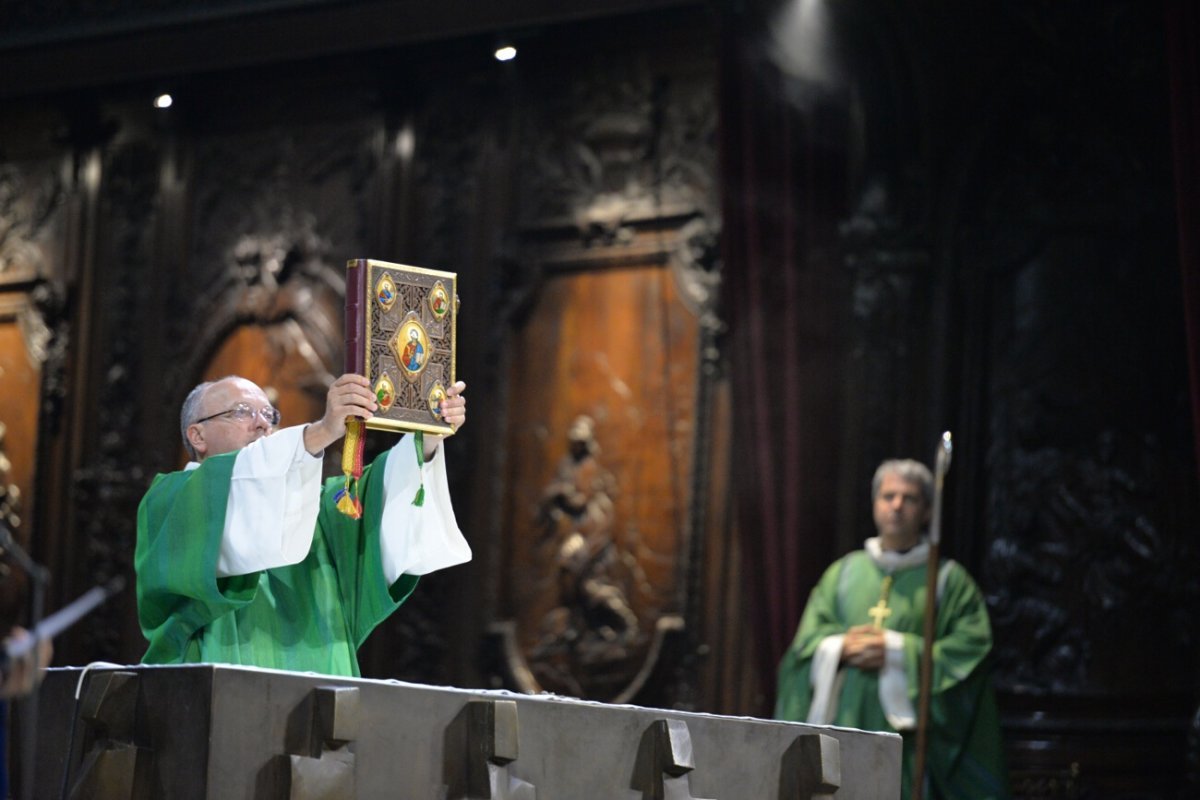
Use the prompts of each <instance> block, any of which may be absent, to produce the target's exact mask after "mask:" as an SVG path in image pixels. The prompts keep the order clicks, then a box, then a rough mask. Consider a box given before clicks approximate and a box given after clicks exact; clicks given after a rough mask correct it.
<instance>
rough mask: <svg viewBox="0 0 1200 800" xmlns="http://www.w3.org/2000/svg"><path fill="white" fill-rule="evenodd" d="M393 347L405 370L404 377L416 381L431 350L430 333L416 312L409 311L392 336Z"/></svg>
mask: <svg viewBox="0 0 1200 800" xmlns="http://www.w3.org/2000/svg"><path fill="white" fill-rule="evenodd" d="M391 347H392V352H393V354H394V355H395V356H396V361H397V363H399V364H400V367H401V369H403V370H404V373H403V374H404V379H405V380H406V381H415V380H416V379H417V377H418V376H419V375H420V374H421V371H422V370H423V369H425V357H426V353H428V352H429V334H428V333H426V331H425V327H424V326H423V325H421V321H420V320H419V319H417V317H416V314H414V313H413V312H411V311H410V312H409V314H408V317H407V318H406V319H405V320H404V322H403V324H401V325H400V327H399V328H398V329H397V330H396V334H395V335H394V336H393V337H392V339H391Z"/></svg>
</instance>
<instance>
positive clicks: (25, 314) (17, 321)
mask: <svg viewBox="0 0 1200 800" xmlns="http://www.w3.org/2000/svg"><path fill="white" fill-rule="evenodd" d="M39 322H40V320H39V319H38V316H37V313H36V311H35V310H34V309H33V307H32V304H31V303H30V302H29V298H28V297H27V296H25V295H24V294H23V293H10V294H0V384H2V385H3V386H4V391H2V392H0V525H3V526H4V527H6V528H7V529H8V531H9V532H10V533H11V534H12V535H13V537H14V538H15V539H16V541H17V543H18V544H19V545H21V546H22V547H23V548H24V549H25V550H26V551H28V550H29V549H30V532H31V531H32V529H33V528H32V525H31V524H30V523H32V520H33V512H34V504H33V479H34V472H35V470H34V467H35V463H34V462H35V457H36V454H37V435H38V425H37V419H38V408H39V402H38V400H39V387H40V383H41V363H40V361H39V360H38V358H37V357H36V345H35V343H34V342H33V341H30V337H29V329H30V328H33V327H36V326H37V325H38V324H39ZM0 559H2V560H0V592H2V594H0V624H10V625H11V624H12V623H13V622H16V621H17V619H18V616H19V615H18V609H19V607H20V606H21V605H22V602H21V601H22V589H23V588H24V581H23V580H9V579H8V577H9V576H10V575H13V574H15V573H16V571H17V570H18V568H17V567H15V566H14V565H13V562H12V561H11V559H10V558H9V557H8V555H7V554H2V555H0Z"/></svg>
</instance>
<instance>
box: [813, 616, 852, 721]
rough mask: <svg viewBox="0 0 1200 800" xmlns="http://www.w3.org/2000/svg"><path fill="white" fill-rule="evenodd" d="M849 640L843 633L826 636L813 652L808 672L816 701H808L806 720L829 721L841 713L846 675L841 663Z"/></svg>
mask: <svg viewBox="0 0 1200 800" xmlns="http://www.w3.org/2000/svg"><path fill="white" fill-rule="evenodd" d="M845 641H846V635H845V634H843V633H839V634H836V635H834V636H826V637H825V638H824V639H822V640H821V643H820V644H819V645H817V652H815V653H813V658H812V666H811V667H810V669H809V672H808V677H809V682H810V683H811V684H812V702H811V703H809V705H808V719H806V720H805V722H808V723H811V724H813V725H828V724H829V723H830V722H832V721H833V717H834V715H836V714H837V707H838V696H839V695H840V694H841V691H842V681H841V678H842V677H843V675H842V671H841V670H840V669H838V664H840V663H841V661H842V644H843V643H844V642H845Z"/></svg>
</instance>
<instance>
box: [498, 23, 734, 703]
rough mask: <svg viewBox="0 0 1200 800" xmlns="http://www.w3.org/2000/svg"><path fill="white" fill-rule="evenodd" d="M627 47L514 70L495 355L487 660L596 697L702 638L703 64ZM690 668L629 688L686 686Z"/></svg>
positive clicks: (708, 92)
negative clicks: (495, 554) (493, 539)
mask: <svg viewBox="0 0 1200 800" xmlns="http://www.w3.org/2000/svg"><path fill="white" fill-rule="evenodd" d="M692 33H695V31H693V32H692ZM700 41H703V38H702V36H699V35H697V36H696V37H695V38H693V39H691V42H692V43H693V44H696V43H697V42H700ZM623 44H624V45H625V49H624V50H623V51H622V55H621V57H617V58H612V57H610V56H609V50H608V47H610V46H611V42H605V41H603V40H601V42H600V43H598V44H597V46H596V49H595V51H589V50H586V49H585V50H579V49H578V48H576V49H573V50H571V52H570V53H569V54H568V53H567V52H565V50H564V49H563V48H561V46H559V47H549V48H546V50H544V51H540V52H535V54H534V55H533V57H532V59H531V61H530V65H529V66H528V67H526V69H527V70H528V71H526V72H525V73H523V74H524V75H525V76H526V78H525V80H526V83H525V84H524V85H522V87H521V95H520V96H521V97H522V98H523V100H524V103H523V105H522V108H521V119H520V129H521V130H522V131H523V132H524V133H525V135H524V137H523V138H522V140H521V149H520V164H521V165H522V168H521V169H520V172H519V184H518V194H519V214H520V219H521V220H522V230H521V235H520V237H519V239H518V241H517V243H516V246H515V249H514V253H513V257H512V259H511V261H509V262H508V263H507V264H506V267H507V268H506V271H505V273H504V276H503V281H504V283H503V288H504V289H505V294H504V296H503V297H502V300H501V302H502V303H503V304H504V309H503V317H502V318H501V321H503V322H505V323H507V329H506V330H505V331H504V335H503V338H502V339H499V340H498V343H499V344H500V345H501V349H500V350H498V351H497V356H496V358H497V360H498V362H499V363H500V364H501V365H502V366H503V369H504V372H503V373H502V374H501V376H500V379H501V381H502V385H503V395H502V400H503V404H502V407H503V409H504V427H503V429H502V432H503V440H504V450H503V451H502V453H501V458H500V463H499V467H500V472H501V482H500V484H499V489H500V490H499V492H498V496H499V497H500V498H502V502H503V506H502V515H501V517H500V519H499V530H498V531H497V535H498V536H499V537H500V541H501V543H502V544H501V547H500V551H499V552H500V555H501V558H500V560H499V561H498V562H497V564H496V566H495V569H496V570H497V571H498V574H499V575H500V576H503V581H502V583H501V586H500V589H499V592H498V598H497V601H498V607H497V609H496V612H497V615H498V618H497V621H496V624H495V625H494V626H493V632H494V633H495V634H496V635H497V636H498V637H499V639H500V640H501V642H500V646H501V647H502V649H503V655H504V658H503V659H502V666H501V667H500V669H501V671H502V672H503V673H504V674H505V678H506V680H507V681H508V682H509V683H510V684H511V685H515V686H517V687H519V688H521V689H524V690H526V691H534V690H537V689H548V690H551V691H555V692H559V693H564V694H571V695H575V696H581V697H590V698H597V699H604V700H614V699H615V700H628V699H630V698H632V697H635V696H639V692H641V691H643V690H644V689H646V683H647V681H648V680H653V679H652V678H651V676H652V675H654V674H655V671H656V670H660V669H662V670H666V671H667V672H669V671H670V667H673V666H676V665H677V664H678V659H679V656H680V655H682V654H683V653H684V651H689V652H690V650H691V648H694V647H695V646H696V645H695V644H694V642H695V640H696V639H697V637H698V635H699V634H698V633H696V632H695V631H694V630H692V629H690V628H689V625H690V626H692V627H693V628H694V627H697V626H698V620H697V617H698V615H699V613H700V611H699V609H700V605H699V604H698V603H696V604H691V599H692V598H691V597H690V595H689V592H697V591H699V585H700V583H701V579H700V570H701V569H702V565H701V563H700V559H701V558H702V554H703V547H702V542H701V541H700V538H701V537H703V536H705V535H707V529H706V523H705V519H706V517H705V514H706V512H707V511H708V509H709V506H708V505H707V504H706V503H705V502H704V498H703V492H705V491H707V490H708V488H709V484H708V480H709V477H710V473H709V471H708V466H709V465H708V459H709V458H710V457H711V447H710V445H711V440H710V439H709V438H708V434H709V427H708V424H707V423H708V421H709V409H710V406H711V394H710V392H709V389H710V388H711V382H712V380H713V376H712V374H711V370H710V369H702V366H703V365H704V364H705V363H709V362H710V361H711V359H712V358H714V356H713V355H712V353H713V352H715V348H714V346H713V341H714V339H713V336H714V332H715V331H716V330H717V328H718V327H719V323H717V322H716V319H715V315H714V307H715V290H716V286H717V280H718V273H717V271H716V268H717V264H716V261H715V255H714V254H715V252H716V234H715V228H716V225H715V223H714V222H713V214H712V209H713V208H715V207H716V205H717V202H718V201H717V198H716V195H715V192H714V191H713V175H714V171H715V142H714V140H713V138H712V133H713V130H714V126H715V107H714V96H715V94H714V83H713V80H714V76H713V74H712V72H711V64H712V62H711V61H708V60H706V54H705V53H704V48H703V45H699V46H698V49H697V50H696V51H695V52H694V53H693V56H692V57H691V58H688V59H683V60H681V61H679V62H677V63H675V64H673V65H671V66H667V65H665V64H664V63H663V62H661V61H659V60H658V59H656V58H655V56H654V55H653V52H654V45H653V44H652V43H651V42H650V41H649V40H648V39H646V38H644V37H641V36H638V37H635V38H634V39H633V40H632V41H630V40H626V41H624V43H623ZM709 55H711V54H709ZM534 76H536V77H534ZM698 425H704V429H703V430H698ZM698 486H699V487H700V488H698ZM688 637H691V641H692V642H693V644H692V645H690V646H688V647H685V646H684V641H685V640H687V639H688ZM667 662H671V663H670V664H668V663H667ZM696 668H697V664H696V662H695V661H694V660H690V661H688V662H687V670H688V674H687V675H674V676H672V677H671V679H670V680H669V681H667V683H671V684H672V686H671V688H669V689H667V688H666V687H664V686H658V687H657V688H656V689H654V690H652V691H651V692H650V694H649V695H647V694H642V695H640V697H641V699H642V700H643V701H648V702H659V703H663V702H668V701H672V700H674V701H678V702H684V703H687V702H693V701H694V699H695V686H694V683H695V669H696ZM684 684H687V686H686V687H685V686H684ZM664 691H665V693H664ZM651 695H652V696H653V699H652V700H651V699H649V698H650V696H651Z"/></svg>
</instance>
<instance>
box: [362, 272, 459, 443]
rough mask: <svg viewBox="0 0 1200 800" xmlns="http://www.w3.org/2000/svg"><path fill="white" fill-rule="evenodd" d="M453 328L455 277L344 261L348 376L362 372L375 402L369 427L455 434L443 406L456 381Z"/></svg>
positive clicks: (456, 304) (456, 289)
mask: <svg viewBox="0 0 1200 800" xmlns="http://www.w3.org/2000/svg"><path fill="white" fill-rule="evenodd" d="M457 324H458V281H457V275H456V273H453V272H440V271H438V270H433V269H425V268H423V267H411V266H408V265H405V264H392V263H389V262H387V261H376V260H375V259H370V258H355V259H351V260H350V261H348V262H347V263H346V371H347V372H357V373H358V374H360V375H366V376H367V378H369V379H370V381H371V385H372V386H373V387H374V389H375V397H376V399H377V400H378V402H379V410H378V411H376V412H375V416H374V417H372V418H371V419H369V420H367V427H368V428H374V429H377V430H391V431H426V432H430V433H440V434H446V435H449V434H452V433H454V430H453V428H451V427H450V425H449V424H447V423H446V422H445V421H444V420H443V419H442V401H443V400H445V399H446V390H447V389H449V388H450V387H451V386H453V385H454V380H455V378H454V376H455V352H456V347H455V344H456V341H457V340H456V328H457Z"/></svg>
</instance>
